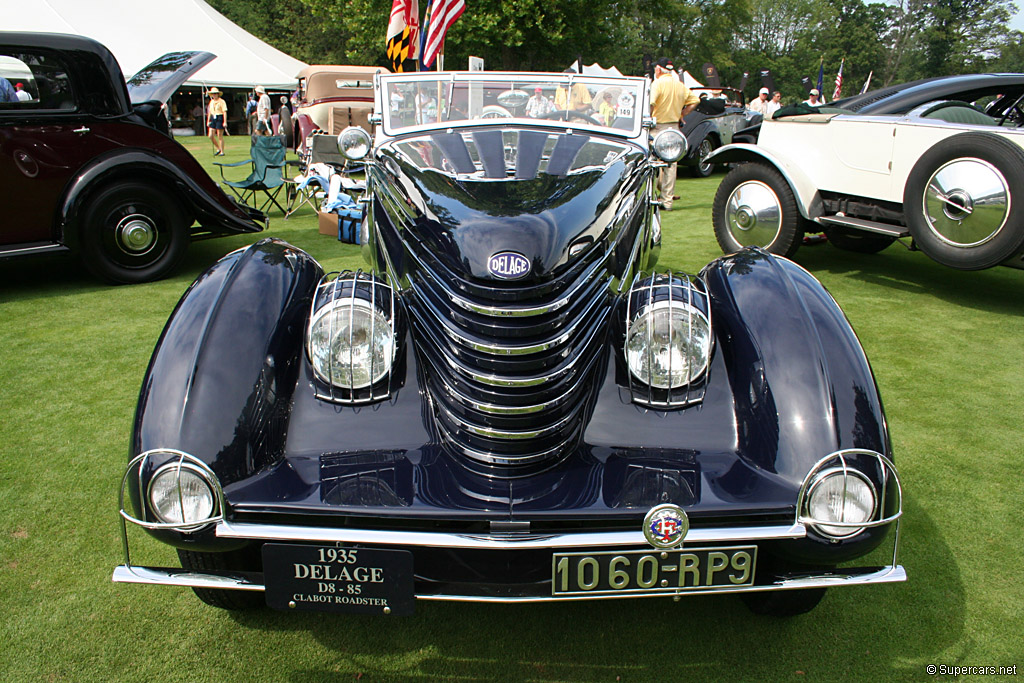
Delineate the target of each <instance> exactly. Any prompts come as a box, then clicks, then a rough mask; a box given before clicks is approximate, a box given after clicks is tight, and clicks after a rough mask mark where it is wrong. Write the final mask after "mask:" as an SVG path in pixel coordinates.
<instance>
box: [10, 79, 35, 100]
mask: <svg viewBox="0 0 1024 683" xmlns="http://www.w3.org/2000/svg"><path fill="white" fill-rule="evenodd" d="M14 90H15V92H16V93H17V95H18V101H20V102H28V101H30V100H31V99H32V95H31V94H30V93H29V91H28V90H25V86H24V85H22V84H21V83H15V84H14Z"/></svg>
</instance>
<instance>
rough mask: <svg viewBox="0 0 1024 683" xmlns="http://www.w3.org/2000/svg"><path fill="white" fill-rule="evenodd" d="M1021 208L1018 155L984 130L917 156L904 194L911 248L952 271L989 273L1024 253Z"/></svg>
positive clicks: (1023, 154) (1022, 176)
mask: <svg viewBox="0 0 1024 683" xmlns="http://www.w3.org/2000/svg"><path fill="white" fill-rule="evenodd" d="M979 199H984V202H979V203H978V204H975V201H976V200H979ZM1022 203H1024V151H1022V150H1021V149H1020V148H1019V147H1017V146H1016V145H1014V144H1012V143H1010V142H1007V141H1006V140H1004V139H1002V138H1000V137H998V136H996V135H993V134H990V133H962V134H960V135H954V136H953V137H950V138H946V139H945V140H941V141H939V142H937V143H936V144H935V145H934V146H933V147H932V148H931V149H929V150H928V151H927V152H925V153H924V154H923V155H922V156H921V158H920V159H918V161H917V163H916V164H915V165H914V168H913V170H912V171H911V172H910V176H909V177H908V178H907V186H906V188H905V190H904V193H903V212H904V215H905V216H906V221H907V227H908V228H909V229H910V234H911V236H913V238H914V244H915V245H916V246H917V248H918V249H920V250H921V251H923V252H924V253H925V254H926V255H927V256H928V257H929V258H931V259H932V260H934V261H937V262H938V263H941V264H942V265H944V266H948V267H950V268H956V269H958V270H981V269H983V268H991V267H992V266H995V265H999V264H1000V263H1002V262H1003V261H1005V260H1007V259H1008V258H1010V257H1011V256H1013V255H1015V254H1016V253H1018V252H1019V251H1021V249H1022V248H1024V208H1021V204H1022Z"/></svg>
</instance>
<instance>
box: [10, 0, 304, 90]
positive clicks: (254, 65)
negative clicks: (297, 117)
mask: <svg viewBox="0 0 1024 683" xmlns="http://www.w3.org/2000/svg"><path fill="white" fill-rule="evenodd" d="M0 16H2V17H3V18H4V20H3V25H2V29H0V30H4V31H43V32H47V33H74V34H78V35H83V36H87V37H89V38H93V39H95V40H98V41H99V42H101V43H103V44H104V45H106V46H107V47H108V48H110V51H111V52H113V53H114V56H115V57H116V58H117V61H118V62H119V63H120V65H121V71H123V72H124V75H125V78H127V77H129V76H131V75H132V74H134V73H135V72H136V71H138V70H139V69H141V68H142V67H144V66H146V65H147V64H149V63H150V62H152V61H153V60H154V59H156V58H157V57H159V56H160V55H163V54H166V53H168V52H179V51H184V50H206V51H207V52H212V53H213V54H215V55H217V59H215V60H213V61H212V62H210V63H209V64H207V65H206V66H205V67H203V68H202V69H200V70H199V71H198V72H197V73H196V74H195V76H194V78H193V79H192V80H190V81H188V83H190V84H193V85H217V86H220V87H242V88H251V87H252V86H254V85H265V86H267V87H272V88H281V89H292V88H294V87H295V83H296V79H295V77H296V75H297V74H298V73H299V71H300V70H301V69H302V68H304V67H305V66H306V64H305V63H304V62H300V61H299V60H297V59H294V58H292V57H289V56H288V55H286V54H285V53H283V52H281V51H280V50H277V49H275V48H273V47H271V46H270V45H267V44H266V43H264V42H263V41H262V40H260V39H259V38H256V37H255V36H253V35H252V34H250V33H247V32H246V31H244V30H242V29H241V28H240V27H238V26H236V25H235V24H233V23H232V22H230V21H228V20H227V19H226V18H225V17H224V16H223V15H222V14H220V13H218V12H217V11H215V10H214V9H213V8H212V7H210V6H209V5H207V4H206V3H205V2H203V0H177V1H176V2H173V3H166V2H156V1H155V0H103V1H102V2H99V1H97V0H0Z"/></svg>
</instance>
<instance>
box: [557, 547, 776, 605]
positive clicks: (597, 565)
mask: <svg viewBox="0 0 1024 683" xmlns="http://www.w3.org/2000/svg"><path fill="white" fill-rule="evenodd" d="M756 562H757V546H753V545H749V546H733V547H728V548H694V549H679V550H661V551H659V550H630V551H614V550H613V551H607V552H592V553H591V552H582V553H555V554H554V555H553V556H552V559H551V594H552V595H563V596H568V595H581V596H582V595H591V596H607V595H623V596H625V595H652V594H655V593H679V592H687V591H701V590H710V589H714V588H720V587H725V586H734V587H736V586H749V585H752V584H753V582H754V565H755V564H756Z"/></svg>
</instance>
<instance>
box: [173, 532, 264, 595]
mask: <svg viewBox="0 0 1024 683" xmlns="http://www.w3.org/2000/svg"><path fill="white" fill-rule="evenodd" d="M178 559H179V560H181V566H182V568H183V569H190V570H192V571H196V572H203V571H259V569H260V567H261V562H260V555H259V547H258V546H254V547H252V548H244V549H242V550H235V551H231V552H226V553H206V552H199V551H193V550H181V549H179V550H178ZM192 591H193V592H194V593H195V594H196V597H198V598H199V599H200V600H202V601H203V602H205V603H206V604H207V605H210V606H212V607H219V608H221V609H230V610H242V609H252V608H254V607H259V606H261V605H263V604H264V600H263V593H261V592H259V591H245V590H230V589H218V588H193V589H192Z"/></svg>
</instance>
